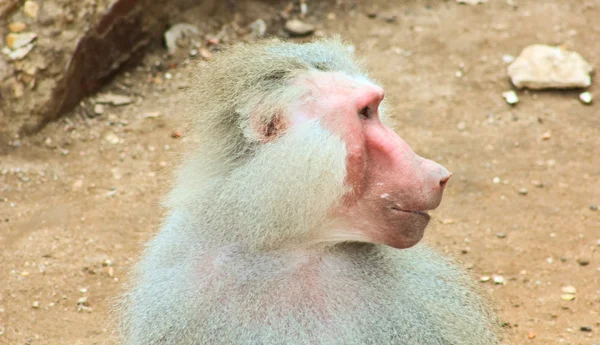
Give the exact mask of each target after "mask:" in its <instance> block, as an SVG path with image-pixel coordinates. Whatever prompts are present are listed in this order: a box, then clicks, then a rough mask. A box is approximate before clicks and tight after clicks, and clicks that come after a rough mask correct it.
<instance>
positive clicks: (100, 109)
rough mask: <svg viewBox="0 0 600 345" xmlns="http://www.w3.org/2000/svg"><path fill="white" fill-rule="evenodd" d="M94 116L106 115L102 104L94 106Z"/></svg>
mask: <svg viewBox="0 0 600 345" xmlns="http://www.w3.org/2000/svg"><path fill="white" fill-rule="evenodd" d="M94 114H96V115H102V114H104V106H103V105H102V104H96V105H94Z"/></svg>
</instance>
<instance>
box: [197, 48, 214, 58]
mask: <svg viewBox="0 0 600 345" xmlns="http://www.w3.org/2000/svg"><path fill="white" fill-rule="evenodd" d="M200 56H201V57H202V58H203V59H204V60H210V59H212V57H213V55H212V53H211V52H210V50H208V49H206V48H200Z"/></svg>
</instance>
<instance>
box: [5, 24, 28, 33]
mask: <svg viewBox="0 0 600 345" xmlns="http://www.w3.org/2000/svg"><path fill="white" fill-rule="evenodd" d="M26 28H27V24H25V23H23V22H12V23H10V24H8V30H9V31H10V32H15V33H16V32H21V31H23V30H25V29H26Z"/></svg>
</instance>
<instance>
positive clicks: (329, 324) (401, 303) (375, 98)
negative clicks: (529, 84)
mask: <svg viewBox="0 0 600 345" xmlns="http://www.w3.org/2000/svg"><path fill="white" fill-rule="evenodd" d="M194 73H195V78H196V79H195V81H194V83H193V86H191V87H190V90H189V97H188V98H186V103H187V104H186V109H187V110H185V111H184V112H183V113H184V116H183V119H184V121H185V123H188V124H189V125H190V126H189V127H190V131H189V132H188V136H189V137H190V138H193V141H194V148H193V149H190V150H189V152H188V153H187V154H186V155H185V156H184V157H183V159H182V162H181V167H180V169H179V170H178V173H177V176H176V179H175V185H174V186H173V189H172V191H171V193H170V194H169V195H168V196H167V198H166V201H165V207H166V209H167V210H168V214H167V216H166V219H165V220H164V223H163V225H162V229H161V230H160V232H159V233H158V234H157V235H156V236H155V237H154V238H153V239H152V240H151V241H150V242H149V244H148V245H147V247H145V249H144V251H143V254H142V258H141V261H140V262H139V263H138V265H137V266H136V267H135V269H134V272H132V277H131V283H130V286H129V287H128V289H127V291H126V292H125V293H124V295H123V298H122V299H121V302H120V303H119V304H120V306H119V311H120V320H119V321H120V325H119V328H120V335H121V343H122V344H124V345H156V344H161V345H183V344H185V345H212V344H265V345H269V344H340V345H352V344H374V345H386V344H400V345H434V344H435V345H438V344H439V345H488V344H498V343H499V338H500V336H499V335H498V334H499V332H498V330H497V321H496V317H495V315H494V313H493V311H491V309H492V308H490V307H489V306H488V302H487V298H484V297H482V296H483V294H481V293H479V292H478V291H477V288H476V286H475V284H474V283H472V281H471V279H470V277H469V276H468V275H467V274H465V273H464V272H463V271H462V270H461V269H460V268H458V266H456V265H455V264H453V263H452V261H450V260H449V259H446V258H445V257H443V256H441V255H439V254H437V253H436V252H435V251H434V250H432V249H429V248H428V247H426V246H425V245H423V244H421V243H418V242H419V241H420V240H421V238H422V236H423V232H424V229H425V227H426V226H427V224H428V221H429V215H428V214H427V211H428V210H432V209H435V208H436V207H437V206H438V205H439V203H440V201H441V198H442V192H443V190H444V187H445V185H446V183H447V181H448V179H449V178H450V176H451V173H450V172H448V170H446V169H445V168H444V167H442V166H441V165H439V164H437V163H435V162H433V161H431V160H428V159H424V158H422V157H420V156H418V155H417V154H416V153H415V152H414V151H413V150H412V149H411V147H410V146H409V145H408V144H407V143H406V142H405V141H403V140H402V139H401V138H400V137H399V136H398V135H397V134H396V133H395V132H394V131H392V130H391V129H390V126H388V125H386V124H385V123H388V122H387V121H388V119H387V117H386V116H385V111H383V110H382V106H381V105H382V101H383V98H384V91H383V89H382V87H381V86H379V85H378V84H377V83H376V82H375V81H373V79H372V78H370V77H369V76H368V74H367V72H366V70H365V68H364V64H363V63H362V62H361V60H359V59H358V58H356V57H355V56H354V53H351V52H350V50H349V49H347V44H346V43H345V42H344V41H343V40H342V39H340V38H328V39H319V40H315V41H312V42H309V43H292V42H286V41H276V40H268V41H267V40H265V41H263V42H260V43H253V44H244V45H236V46H233V47H230V48H229V49H227V50H225V51H224V52H222V53H219V54H218V55H217V58H216V59H214V61H212V62H210V63H208V64H207V65H204V66H200V67H198V70H197V71H196V72H194Z"/></svg>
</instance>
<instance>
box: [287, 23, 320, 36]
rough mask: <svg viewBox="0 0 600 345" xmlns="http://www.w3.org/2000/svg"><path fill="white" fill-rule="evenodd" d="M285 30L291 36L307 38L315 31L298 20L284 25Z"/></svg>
mask: <svg viewBox="0 0 600 345" xmlns="http://www.w3.org/2000/svg"><path fill="white" fill-rule="evenodd" d="M285 30H286V31H287V32H288V33H289V34H290V35H292V36H307V35H310V34H312V33H313V32H314V31H315V26H314V25H312V24H309V23H306V22H303V21H301V20H298V19H291V20H288V21H287V22H286V23H285Z"/></svg>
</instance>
